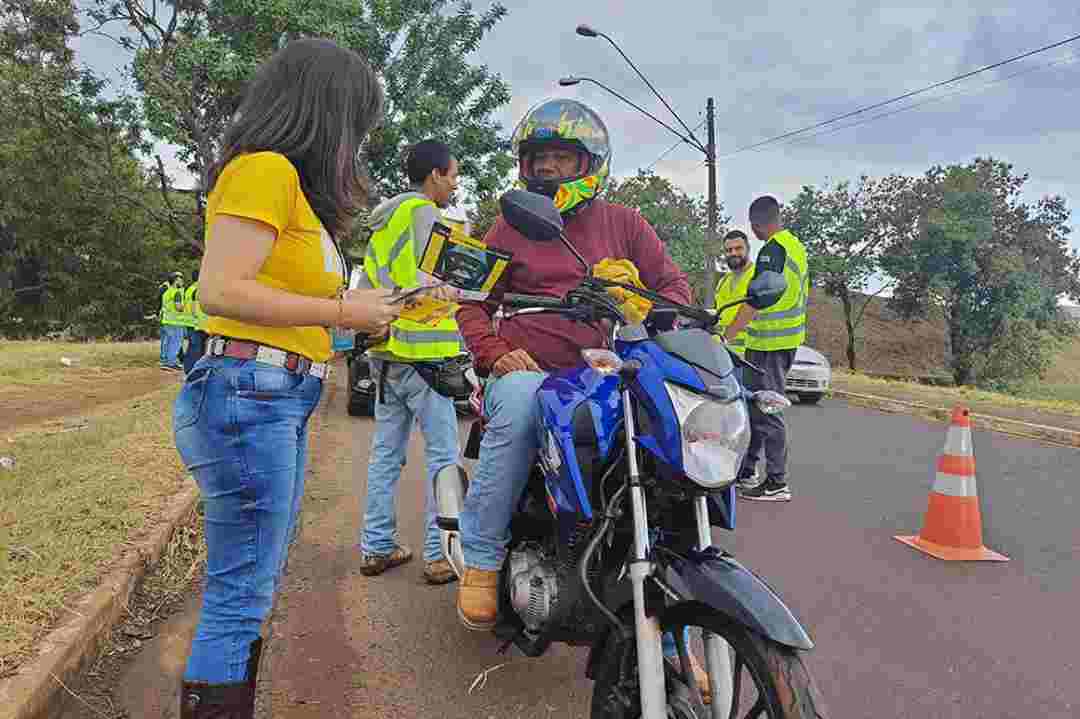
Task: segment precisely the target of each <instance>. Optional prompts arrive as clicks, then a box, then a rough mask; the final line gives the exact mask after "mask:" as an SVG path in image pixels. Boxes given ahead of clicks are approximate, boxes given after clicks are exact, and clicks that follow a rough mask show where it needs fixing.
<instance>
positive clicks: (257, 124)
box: [208, 38, 383, 237]
mask: <svg viewBox="0 0 1080 719" xmlns="http://www.w3.org/2000/svg"><path fill="white" fill-rule="evenodd" d="M382 106H383V89H382V86H381V85H380V84H379V81H378V79H377V78H376V77H375V73H374V71H372V69H371V67H370V66H369V65H368V64H367V62H365V61H364V59H363V58H361V57H360V56H359V55H357V54H356V53H355V52H353V51H352V50H348V49H345V48H342V47H340V46H338V45H337V44H336V43H334V42H332V41H330V40H323V39H316V38H306V39H302V40H295V41H293V42H291V43H289V44H288V45H286V46H285V47H284V48H282V49H280V50H278V51H277V52H276V53H274V55H273V56H272V57H271V58H270V59H269V60H267V61H266V62H264V63H263V64H262V66H261V67H260V68H259V71H258V72H257V73H256V75H255V77H254V78H253V79H252V81H251V83H250V84H249V85H248V87H247V89H246V91H245V92H244V97H243V99H242V100H241V102H240V107H239V109H238V110H237V112H236V115H235V116H234V117H233V121H232V123H231V124H230V125H229V128H228V129H227V130H226V131H225V138H224V140H223V142H222V147H221V157H220V159H219V160H218V162H217V163H216V164H215V165H214V167H213V168H212V169H211V172H210V177H209V181H210V182H209V184H210V186H209V188H208V191H209V190H211V189H213V187H214V183H216V182H217V178H218V176H219V175H220V174H221V171H222V169H224V167H225V166H226V165H227V164H229V162H230V161H231V160H232V159H233V158H234V157H236V156H237V155H241V154H244V153H248V152H260V151H270V152H278V153H281V154H282V155H284V156H285V157H287V158H289V161H290V162H292V164H293V165H294V166H295V167H296V169H297V171H298V172H299V174H300V186H301V188H302V189H303V191H304V195H305V196H306V197H307V200H308V202H309V203H310V204H311V208H312V209H313V210H314V211H315V214H316V215H317V216H318V218H319V220H320V221H321V222H322V224H323V226H324V227H325V228H326V231H327V232H329V233H331V234H332V235H335V236H338V237H340V236H341V235H343V234H344V233H345V232H347V231H348V229H349V225H350V223H351V221H352V218H353V216H355V215H356V213H357V211H358V210H359V209H360V208H361V207H362V206H363V204H364V203H365V201H366V200H367V184H366V182H365V177H364V174H363V170H362V168H361V166H360V162H359V160H358V155H359V150H360V146H361V144H362V143H363V141H364V138H365V137H367V134H368V132H369V131H370V130H371V128H372V127H374V125H375V123H376V122H378V120H379V118H380V115H381V113H382Z"/></svg>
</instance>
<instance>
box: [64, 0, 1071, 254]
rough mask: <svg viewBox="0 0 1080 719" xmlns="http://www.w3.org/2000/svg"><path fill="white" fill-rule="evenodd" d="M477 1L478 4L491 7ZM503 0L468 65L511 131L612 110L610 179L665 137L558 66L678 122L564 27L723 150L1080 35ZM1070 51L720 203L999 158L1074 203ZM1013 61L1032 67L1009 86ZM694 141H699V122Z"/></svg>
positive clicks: (963, 13) (687, 183) (980, 14)
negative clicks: (499, 79) (546, 103)
mask: <svg viewBox="0 0 1080 719" xmlns="http://www.w3.org/2000/svg"><path fill="white" fill-rule="evenodd" d="M474 4H475V5H476V7H477V9H478V10H483V9H486V8H487V7H488V6H490V2H484V1H477V2H475V3H474ZM503 4H504V5H506V6H507V7H508V8H509V10H510V12H509V14H508V16H507V17H506V18H505V19H504V20H503V21H502V22H500V23H499V25H497V26H496V28H495V30H494V32H493V33H492V34H491V35H489V36H488V37H487V38H485V39H484V41H483V42H482V43H481V45H480V47H479V49H478V50H477V52H476V54H475V58H476V60H477V61H479V62H483V63H485V64H487V65H488V66H489V67H491V68H492V69H493V70H495V71H497V72H499V73H500V74H501V75H502V76H503V78H504V79H505V80H506V81H507V82H509V83H510V86H511V89H512V91H513V99H512V101H511V103H510V105H509V106H508V107H507V108H505V109H504V110H503V111H502V112H500V113H499V119H500V121H501V122H502V124H503V126H504V128H505V132H506V133H507V134H509V133H510V132H511V131H512V129H513V127H514V125H515V124H516V122H517V121H518V120H519V119H520V117H521V116H522V114H523V113H524V112H525V111H526V110H527V109H528V107H530V106H531V105H532V104H534V103H535V102H537V101H539V100H541V99H543V98H545V97H552V96H568V97H576V98H578V99H580V100H582V101H584V102H587V103H589V104H590V105H592V106H593V107H594V108H595V109H596V110H597V111H598V112H600V113H601V114H602V115H603V117H604V118H605V120H606V121H607V123H608V126H609V128H610V130H611V133H612V137H613V143H614V152H615V162H614V170H615V172H616V174H618V175H627V174H631V173H633V172H634V171H636V169H637V168H639V167H645V166H647V165H649V164H650V163H652V162H653V161H655V160H656V158H657V157H659V156H660V154H661V153H663V152H664V151H665V150H666V149H667V148H669V147H670V146H671V144H672V143H673V142H674V141H675V138H673V137H671V136H670V135H669V134H668V133H667V131H665V130H664V129H663V128H660V127H657V126H656V125H655V124H654V123H652V121H650V120H648V119H647V118H644V117H642V116H641V115H639V114H638V113H637V112H635V111H634V110H632V109H629V108H627V107H625V106H624V105H622V104H621V103H620V102H619V101H618V100H616V99H615V98H612V97H610V96H609V95H607V94H606V93H604V92H603V91H602V90H601V89H599V88H597V87H594V86H590V85H585V84H583V85H581V86H578V87H574V88H560V87H558V85H557V80H558V78H559V77H561V76H564V75H568V74H576V75H584V76H589V77H593V78H595V79H596V80H598V81H600V82H602V83H605V84H607V85H609V86H610V87H612V88H613V89H615V90H617V91H619V92H620V93H623V94H625V95H627V96H628V97H629V98H630V99H631V100H633V101H634V102H637V103H638V104H641V105H643V106H644V107H646V108H648V109H649V110H650V111H652V112H654V113H655V114H656V115H657V116H659V117H661V118H662V119H664V120H665V121H668V120H669V119H670V122H671V123H672V124H674V120H673V119H671V118H670V116H669V115H667V114H666V111H665V110H664V109H663V107H662V106H661V105H660V103H659V102H657V100H656V99H655V98H654V97H653V96H652V94H651V92H650V91H649V90H648V88H646V87H645V86H644V84H643V83H642V82H641V81H640V80H639V79H638V78H637V76H636V75H635V74H634V72H633V70H632V69H631V68H630V67H629V66H627V64H626V63H625V62H624V61H623V59H622V58H621V57H620V56H619V54H618V53H617V52H616V50H615V49H614V48H613V47H611V45H609V44H608V43H607V41H605V40H604V39H602V38H592V39H589V38H583V37H579V36H577V35H576V34H575V33H574V28H575V26H576V25H577V24H579V23H583V22H584V23H589V24H592V25H594V26H595V27H596V28H597V29H599V30H601V31H604V32H607V33H609V34H610V35H611V36H612V37H613V38H615V40H616V42H618V43H619V44H620V46H621V47H622V48H623V49H624V50H625V51H626V52H627V53H628V54H629V55H630V57H631V58H632V59H633V60H634V62H635V63H637V65H638V66H639V67H640V68H641V69H642V70H643V71H644V72H645V73H646V75H647V76H648V77H649V78H650V80H652V82H653V83H654V84H655V85H656V86H657V87H658V88H659V89H660V90H661V91H662V92H663V94H664V95H665V97H666V98H667V99H668V100H669V101H670V102H671V104H672V106H673V107H675V108H676V109H677V111H678V112H679V113H680V115H681V116H682V117H683V118H684V119H685V120H686V122H687V123H688V124H690V126H691V127H694V126H696V125H697V124H698V123H699V122H700V120H701V119H702V118H703V116H704V115H703V113H704V108H705V99H706V98H707V97H709V96H712V97H714V98H715V100H716V104H717V147H718V150H719V153H720V154H721V155H723V154H724V153H727V152H730V151H732V150H734V149H736V148H739V147H742V146H745V145H747V144H752V143H754V142H758V141H761V140H763V139H765V138H768V137H771V136H774V135H778V134H780V133H783V132H787V131H790V130H792V129H795V128H799V127H802V126H805V125H810V124H814V123H816V122H820V121H822V120H825V119H828V118H830V117H833V116H835V115H838V114H842V113H846V112H850V111H851V110H854V109H856V108H858V107H860V106H864V105H867V104H872V103H875V102H879V101H882V100H884V99H886V98H889V97H891V96H894V95H897V94H900V93H903V92H905V91H909V90H913V89H916V88H919V87H922V86H925V85H928V84H930V83H934V82H938V81H940V80H943V79H946V78H948V77H951V76H953V75H956V74H960V73H963V72H967V71H970V70H973V69H975V68H976V67H979V66H981V65H985V64H989V63H993V62H997V61H999V60H1001V59H1004V58H1006V57H1009V56H1012V55H1016V54H1019V53H1022V52H1025V51H1027V50H1030V49H1033V48H1036V47H1039V46H1042V45H1046V44H1049V43H1052V42H1055V41H1057V40H1061V39H1063V38H1065V37H1067V36H1068V35H1069V34H1070V32H1076V28H1080V3H1077V2H1076V1H1075V0H1047V1H1046V2H1043V3H1038V4H1035V5H1025V4H1021V3H1017V2H1015V0H957V1H956V2H952V3H944V4H943V3H940V2H939V1H937V0H935V1H933V2H931V1H930V0H909V1H908V2H903V3H901V2H886V1H885V0H833V2H829V3H816V4H809V3H807V4H803V6H802V7H797V6H796V5H795V4H794V3H791V2H790V0H757V1H756V2H752V3H719V2H713V1H711V0H680V1H679V2H667V3H644V2H633V3H631V2H625V1H624V0H594V1H593V2H590V3H586V4H582V3H580V2H576V0H547V1H546V2H543V3H539V2H526V1H525V0H503ZM80 51H81V52H84V55H85V58H86V59H87V61H88V62H90V63H91V64H94V65H95V66H98V67H108V66H109V63H110V62H112V64H113V65H116V64H117V63H119V62H121V61H122V56H121V53H118V52H116V51H110V50H108V49H107V48H104V47H101V46H98V45H93V46H90V45H87V46H86V47H85V48H80ZM1070 53H1080V42H1078V43H1075V45H1074V46H1070V47H1065V48H1060V49H1058V50H1055V51H1053V52H1048V53H1045V54H1043V55H1039V56H1036V57H1033V58H1030V59H1028V60H1025V61H1023V62H1018V63H1015V64H1013V65H1009V66H1007V67H1005V68H1001V69H999V70H995V71H993V72H989V73H985V74H983V75H980V76H978V77H975V78H972V79H971V80H969V81H966V82H964V83H962V84H960V85H957V86H955V87H948V88H943V89H942V90H940V91H936V92H935V93H928V94H927V95H924V96H920V97H918V98H914V99H913V100H912V101H911V102H920V101H924V100H927V99H929V98H931V97H941V96H944V95H947V94H949V93H952V92H954V91H956V90H958V89H961V88H962V89H963V90H964V92H963V93H961V94H958V95H952V96H949V97H944V98H943V99H941V100H940V101H935V102H931V103H929V104H926V105H924V106H922V107H919V108H917V109H914V110H911V111H908V112H902V113H899V114H895V115H892V116H889V117H882V118H878V119H874V120H872V121H868V122H865V123H864V124H861V125H859V126H857V127H851V128H848V129H843V130H839V131H836V132H831V133H829V134H824V135H821V136H819V137H816V138H813V139H809V140H806V141H800V142H798V143H793V144H790V145H785V146H783V147H780V148H775V149H770V151H768V152H744V153H741V154H738V155H736V156H734V157H730V158H727V159H723V160H721V162H720V167H719V173H718V176H719V193H720V198H721V200H722V201H723V202H724V204H725V206H726V207H727V208H728V211H729V212H730V213H732V214H733V215H735V217H736V219H738V220H740V221H741V220H742V215H744V214H745V208H746V206H747V205H748V204H749V202H750V201H751V200H752V199H753V197H754V196H755V194H757V193H760V192H764V191H769V192H772V193H773V194H776V195H777V196H779V197H781V198H782V199H784V198H790V197H791V196H792V195H793V194H794V193H795V192H797V191H798V189H799V188H800V187H801V186H802V185H803V184H807V183H821V182H823V181H824V180H826V178H831V179H844V178H854V177H857V176H858V175H860V174H864V173H865V174H870V175H883V174H888V173H890V172H909V173H915V174H919V173H922V172H923V171H925V170H926V169H927V168H928V167H929V166H930V165H931V164H934V163H948V162H968V161H970V160H971V159H972V158H974V157H975V156H976V155H993V156H995V157H999V158H1002V159H1006V160H1009V161H1011V162H1013V163H1014V164H1015V165H1016V167H1017V169H1018V170H1019V171H1021V172H1028V173H1030V174H1031V176H1032V180H1031V182H1030V184H1029V189H1030V191H1031V194H1032V197H1034V193H1037V192H1043V191H1054V192H1063V193H1064V194H1066V196H1067V197H1069V198H1071V199H1072V201H1073V203H1074V204H1075V203H1080V184H1078V182H1077V181H1076V180H1074V179H1073V177H1074V176H1075V168H1076V167H1077V166H1078V164H1080V163H1078V161H1080V157H1078V152H1080V144H1078V143H1077V142H1076V140H1077V139H1080V138H1077V137H1076V133H1075V132H1074V129H1075V128H1076V122H1075V118H1076V117H1077V116H1078V115H1080V82H1078V80H1080V62H1073V63H1061V64H1059V65H1055V66H1053V67H1043V66H1044V65H1046V63H1048V62H1050V61H1053V60H1056V59H1061V58H1067V57H1070ZM1021 71H1023V72H1024V73H1025V74H1023V75H1020V76H1018V77H1015V78H1011V79H1006V77H1007V76H1009V75H1012V74H1015V73H1017V72H1021ZM892 109H894V108H893V107H892V106H890V107H888V108H882V112H884V111H888V110H892ZM873 114H877V113H867V115H862V116H859V117H858V118H854V119H856V120H865V119H867V117H868V116H870V115H873ZM825 129H828V130H832V129H833V126H829V127H828V128H825ZM697 134H698V137H701V138H702V139H704V132H702V131H701V130H699V131H698V132H697ZM701 160H702V158H701V155H700V153H699V152H697V151H696V150H693V149H691V148H689V147H683V148H679V149H677V150H675V151H673V152H672V153H670V154H669V155H668V156H667V157H665V158H664V159H663V160H662V161H660V162H659V163H658V164H657V165H656V168H655V169H656V170H657V171H658V172H660V173H662V174H665V175H668V176H669V177H671V178H672V179H673V181H675V182H677V183H678V184H680V185H681V186H682V187H684V188H685V189H686V190H687V191H690V192H700V193H704V191H705V189H706V188H705V176H706V175H705V168H704V165H703V164H702V162H701ZM1044 188H1045V190H1044ZM1077 246H1078V247H1080V240H1078V244H1077Z"/></svg>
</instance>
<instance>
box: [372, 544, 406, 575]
mask: <svg viewBox="0 0 1080 719" xmlns="http://www.w3.org/2000/svg"><path fill="white" fill-rule="evenodd" d="M412 558H413V553H412V550H411V549H409V548H408V547H406V546H405V545H404V544H402V545H399V546H398V547H395V548H394V551H393V552H391V553H390V554H361V555H360V573H361V574H363V575H364V576H365V577H375V576H378V575H380V574H382V573H383V572H385V571H386V570H387V569H393V568H394V567H399V566H401V565H402V564H405V563H406V562H410V561H412Z"/></svg>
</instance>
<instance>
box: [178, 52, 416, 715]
mask: <svg viewBox="0 0 1080 719" xmlns="http://www.w3.org/2000/svg"><path fill="white" fill-rule="evenodd" d="M382 103H383V92H382V88H381V86H380V84H379V82H378V79H377V78H376V77H375V74H374V73H373V72H372V70H371V68H370V67H369V66H368V64H367V63H366V62H365V61H364V60H363V59H362V58H361V57H360V56H359V55H357V54H355V53H353V52H351V51H349V50H345V49H342V48H340V47H338V46H337V45H335V44H334V43H333V42H330V41H328V40H316V39H305V40H299V41H296V42H293V43H291V44H289V45H288V46H286V47H285V48H283V49H281V50H279V51H278V52H277V53H276V54H275V55H274V56H273V57H271V58H270V59H269V60H268V61H267V62H266V63H265V64H264V65H263V66H262V67H261V68H260V69H259V71H258V73H257V75H256V76H255V77H254V79H253V80H252V82H251V83H250V85H249V86H248V89H247V91H246V93H245V95H244V98H243V100H242V102H241V105H240V108H239V110H238V112H237V114H236V115H235V117H234V118H233V121H232V124H231V125H230V126H229V128H228V130H227V131H226V133H225V138H224V141H223V143H222V151H221V158H220V160H219V161H218V163H217V164H216V165H215V167H214V169H213V170H212V172H211V174H210V188H211V190H210V195H209V198H208V200H207V206H206V234H205V242H206V251H205V255H204V257H203V261H202V268H201V271H200V288H199V295H200V301H201V302H202V306H203V309H204V310H205V311H206V313H207V314H208V315H209V316H210V318H209V320H208V322H207V327H206V332H207V335H208V336H209V338H208V340H207V347H206V353H205V355H204V356H203V357H202V359H200V360H199V362H198V363H197V364H196V365H195V366H194V367H193V368H192V370H191V372H190V373H189V374H188V375H187V378H186V381H185V383H184V386H183V388H182V389H181V391H180V394H179V396H178V397H177V399H176V405H175V407H174V410H173V428H174V432H175V436H176V446H177V449H178V450H179V452H180V456H181V457H182V458H183V460H184V463H185V464H186V465H187V467H188V469H189V470H190V471H191V473H192V474H193V475H194V477H195V480H196V482H198V484H199V488H200V490H201V491H202V494H203V503H204V508H205V514H206V520H205V521H206V546H207V579H206V589H205V591H204V594H203V603H202V613H201V616H200V618H199V626H198V628H197V630H196V633H195V638H194V640H193V642H192V645H191V654H190V658H189V659H188V663H187V668H186V670H185V672H184V677H183V688H182V693H181V716H182V717H184V718H188V717H190V718H192V719H196V718H197V717H250V716H251V715H252V711H253V708H252V707H253V703H254V692H255V674H256V672H257V670H258V665H259V653H260V650H261V640H260V638H259V636H260V634H259V632H260V629H261V625H262V623H263V620H264V619H266V617H267V615H268V614H269V612H270V607H271V604H272V603H273V595H274V591H275V589H276V587H277V583H278V579H279V575H280V572H281V569H282V567H283V565H284V562H285V557H286V555H287V552H288V546H289V542H290V540H291V539H292V535H293V532H294V531H295V526H296V516H297V512H298V510H299V507H300V500H301V497H302V495H303V488H304V463H305V453H306V447H307V421H308V418H309V416H310V415H311V412H312V411H313V410H314V409H315V406H316V405H317V404H318V401H319V396H320V394H321V392H322V384H323V380H324V379H325V378H326V375H327V365H326V362H327V360H329V359H330V357H331V339H330V333H329V331H328V329H327V328H328V327H337V326H340V327H346V328H354V329H357V330H360V331H363V332H366V333H370V334H376V335H377V334H380V333H381V332H383V331H385V329H386V327H387V326H388V325H389V323H390V322H391V321H392V320H393V319H394V318H395V317H396V315H397V310H396V309H395V307H394V306H393V305H391V304H389V303H388V302H387V300H388V299H389V296H390V295H389V292H388V291H386V290H352V291H348V292H346V291H344V287H345V283H346V281H347V278H346V268H345V261H344V258H343V256H342V254H341V252H340V250H339V249H338V246H337V243H336V242H335V240H334V238H335V237H342V236H344V234H345V233H346V232H347V231H348V229H349V225H350V222H351V220H352V217H353V216H354V215H355V213H356V210H357V209H358V208H359V207H360V206H361V205H362V204H363V201H364V199H365V192H364V190H365V188H364V185H363V183H362V181H361V170H360V167H359V166H358V161H357V157H358V151H359V148H360V146H361V143H362V142H363V140H364V138H365V137H366V135H367V133H368V131H369V130H370V129H371V128H372V126H373V125H374V124H375V122H376V121H377V119H378V116H379V114H380V112H381V109H382Z"/></svg>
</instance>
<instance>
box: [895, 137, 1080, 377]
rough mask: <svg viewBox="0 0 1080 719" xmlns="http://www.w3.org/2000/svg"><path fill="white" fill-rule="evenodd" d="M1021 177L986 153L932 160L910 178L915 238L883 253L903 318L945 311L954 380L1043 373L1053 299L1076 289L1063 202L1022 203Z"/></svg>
mask: <svg viewBox="0 0 1080 719" xmlns="http://www.w3.org/2000/svg"><path fill="white" fill-rule="evenodd" d="M1026 180H1027V176H1026V175H1020V176H1018V175H1015V174H1013V169H1012V165H1010V164H1008V163H1004V162H1000V161H997V160H993V159H981V158H980V159H976V160H975V161H974V162H972V163H971V164H969V165H966V166H959V165H954V166H950V167H948V168H941V167H935V168H932V169H931V170H930V171H928V172H927V173H926V176H925V177H924V178H922V179H921V180H919V181H918V182H917V183H916V184H915V186H914V194H915V196H916V198H917V200H918V202H919V203H920V204H921V211H920V215H919V219H918V222H917V228H918V229H917V233H916V236H915V239H914V240H913V241H912V242H911V243H910V244H907V245H895V246H893V247H891V248H890V249H889V252H888V253H886V255H885V257H884V266H885V267H886V268H887V270H888V271H889V273H890V274H891V275H892V276H894V277H895V278H896V279H897V288H896V291H895V292H894V295H893V298H892V300H891V304H892V306H893V307H894V308H895V309H897V310H898V311H899V312H900V313H901V314H902V315H903V316H906V317H914V316H921V315H925V314H926V312H927V311H928V309H929V308H931V307H937V308H940V310H941V311H942V313H943V315H944V317H945V320H946V323H947V327H948V336H947V350H948V351H947V353H946V354H947V356H948V357H949V362H950V365H951V369H952V371H953V377H954V379H955V381H956V383H957V384H969V383H972V382H975V381H977V380H978V381H979V382H981V383H983V384H987V383H1009V382H1015V381H1017V380H1021V379H1023V378H1025V377H1027V376H1032V375H1040V374H1042V372H1044V371H1045V369H1046V368H1047V366H1048V364H1049V361H1050V358H1051V357H1052V353H1053V352H1054V350H1055V349H1056V346H1057V338H1058V337H1059V336H1060V333H1061V328H1062V327H1063V325H1062V324H1061V323H1060V321H1059V320H1060V317H1059V314H1058V309H1057V298H1058V297H1059V296H1061V295H1063V294H1064V295H1069V296H1072V297H1076V296H1077V294H1078V292H1080V260H1078V258H1077V256H1076V253H1075V252H1072V251H1070V250H1069V249H1068V245H1067V242H1068V233H1069V228H1068V226H1067V225H1066V224H1065V222H1066V218H1067V217H1068V211H1067V207H1066V205H1065V201H1064V200H1063V199H1062V198H1060V197H1054V198H1045V199H1043V200H1042V201H1040V202H1039V203H1038V204H1037V205H1035V206H1034V207H1033V206H1031V205H1029V204H1026V203H1023V202H1021V201H1020V199H1019V198H1020V191H1021V188H1022V187H1023V184H1024V182H1025V181H1026Z"/></svg>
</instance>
